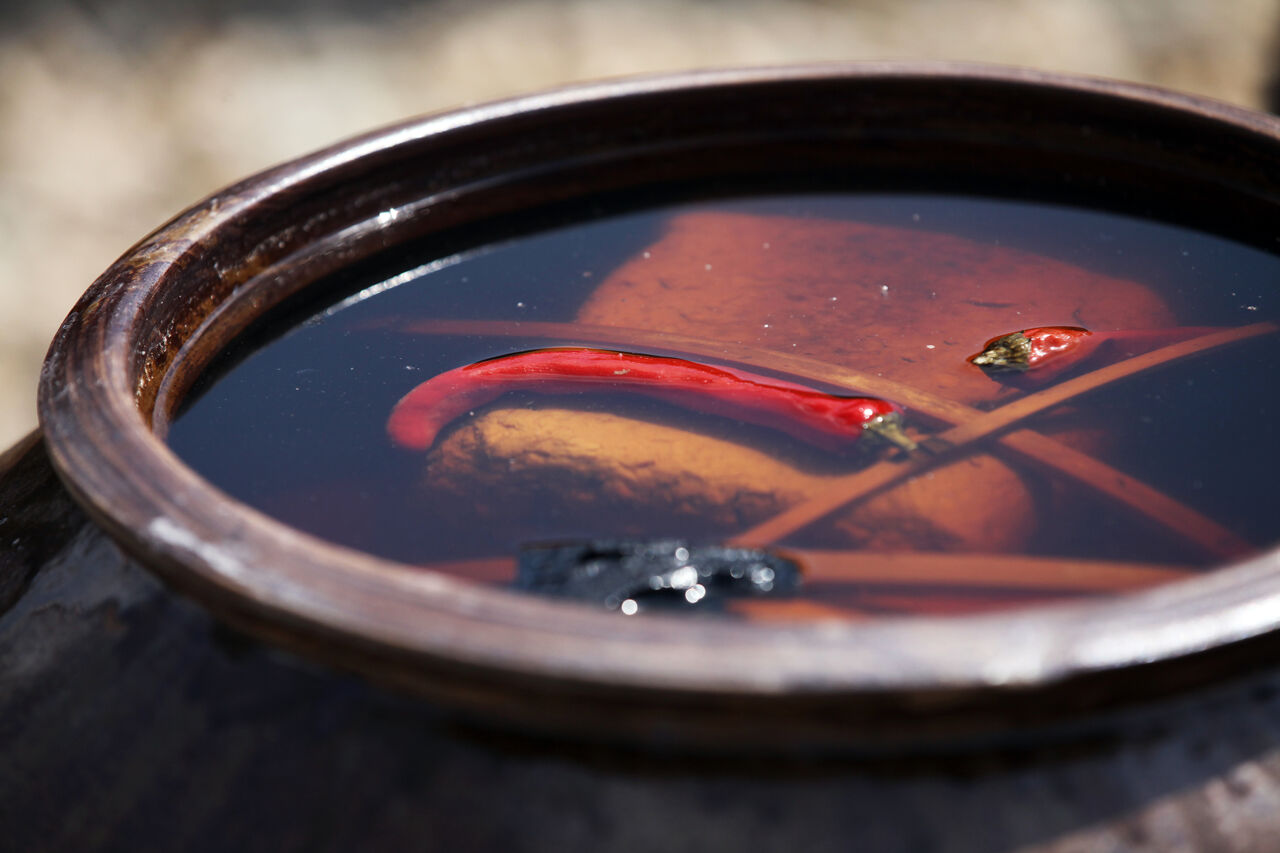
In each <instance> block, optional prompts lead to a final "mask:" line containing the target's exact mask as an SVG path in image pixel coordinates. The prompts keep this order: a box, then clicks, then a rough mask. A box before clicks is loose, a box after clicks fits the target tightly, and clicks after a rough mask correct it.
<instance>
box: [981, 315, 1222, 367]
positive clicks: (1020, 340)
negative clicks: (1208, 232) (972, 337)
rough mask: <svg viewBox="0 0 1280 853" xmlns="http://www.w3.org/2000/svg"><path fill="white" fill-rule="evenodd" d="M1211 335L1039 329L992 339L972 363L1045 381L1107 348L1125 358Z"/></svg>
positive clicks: (1201, 330) (1177, 331)
mask: <svg viewBox="0 0 1280 853" xmlns="http://www.w3.org/2000/svg"><path fill="white" fill-rule="evenodd" d="M1208 331H1211V330H1209V329H1204V328H1197V327H1190V326H1184V327H1179V328H1174V329H1130V330H1125V331H1117V332H1091V331H1089V330H1088V329H1085V328H1083V327H1081V326H1039V327H1037V328H1034V329H1023V330H1021V331H1018V332H1011V333H1009V334H1007V335H1001V336H999V337H996V338H992V339H991V340H989V341H987V342H986V343H985V344H984V345H983V347H982V352H980V353H978V354H977V355H973V356H970V357H969V361H971V362H972V363H974V364H976V365H978V366H979V367H981V368H983V369H984V370H987V371H991V372H1003V373H1006V374H1007V375H1013V376H1019V375H1023V374H1033V375H1032V376H1029V377H1028V378H1033V379H1036V380H1045V379H1051V378H1052V377H1054V376H1056V375H1058V374H1060V373H1062V372H1063V371H1065V370H1068V369H1070V368H1072V367H1074V366H1076V365H1077V364H1079V363H1080V362H1082V361H1084V360H1085V359H1087V358H1088V357H1089V356H1091V355H1093V354H1094V353H1096V352H1097V351H1098V350H1099V349H1100V348H1101V347H1103V345H1110V346H1112V347H1115V346H1122V347H1123V348H1124V349H1125V350H1127V351H1126V352H1125V353H1124V354H1125V355H1135V354H1137V353H1139V352H1145V351H1147V350H1150V349H1153V348H1155V347H1158V346H1163V345H1164V344H1170V343H1176V342H1177V341H1183V340H1187V339H1188V338H1193V337H1195V336H1196V335H1201V334H1205V333H1206V332H1208Z"/></svg>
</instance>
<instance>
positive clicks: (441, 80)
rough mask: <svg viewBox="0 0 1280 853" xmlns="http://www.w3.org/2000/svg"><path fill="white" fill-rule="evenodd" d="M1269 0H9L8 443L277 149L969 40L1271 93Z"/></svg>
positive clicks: (0, 312) (4, 405)
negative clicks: (144, 279) (162, 261)
mask: <svg viewBox="0 0 1280 853" xmlns="http://www.w3.org/2000/svg"><path fill="white" fill-rule="evenodd" d="M1278 25H1280V0H1214V2H1210V0H741V2H732V1H731V0H473V2H462V1H461V0H437V1H436V2H418V3H412V2H395V1H394V0H374V2H364V3H357V2H346V3H344V2H340V0H328V1H327V2H324V0H321V1H320V2H304V0H268V2H259V3H253V2H247V1H246V0H240V2H236V0H232V1H231V2H221V3H219V2H215V0H199V2H189V3H181V4H179V3H173V4H165V3H162V2H160V0H114V2H111V1H110V0H79V2H62V0H23V2H12V0H11V2H7V3H5V4H3V5H2V6H0V448H3V447H7V446H8V445H9V444H11V443H12V442H13V441H15V440H16V439H17V438H19V437H20V436H21V435H22V434H23V433H25V432H26V431H27V430H29V429H30V428H32V427H33V426H34V424H35V411H34V402H35V384H36V378H37V374H38V369H39V364H40V361H41V359H42V358H43V356H44V351H45V348H46V347H47V346H48V342H49V340H50V339H51V337H52V336H53V333H54V331H55V329H56V328H57V326H58V324H59V322H60V321H61V320H62V318H63V317H64V315H65V314H66V313H67V311H68V310H69V309H70V307H71V305H72V303H73V302H74V300H75V299H76V297H77V296H78V295H79V294H80V293H81V292H82V291H83V290H84V289H85V288H86V287H88V285H89V284H90V283H91V282H92V281H93V279H94V278H95V277H96V276H97V274H98V273H99V272H101V271H102V270H103V269H105V268H106V266H107V265H108V264H109V263H110V262H111V261H112V260H113V259H114V258H115V257H117V256H118V255H119V254H121V253H122V252H123V251H124V250H125V249H127V248H128V247H129V246H130V245H131V244H132V243H133V242H135V241H136V240H137V239H138V238H140V237H142V236H143V235H144V234H146V233H147V232H148V231H150V230H151V229H153V228H155V227H156V226H158V225H159V224H161V223H162V222H164V221H165V220H166V219H168V218H169V217H170V216H172V215H173V214H174V213H177V212H178V211H179V210H181V209H182V208H184V207H186V206H188V205H190V204H191V203H193V202H195V201H197V200H199V199H200V198H202V197H203V196H205V195H207V194H209V193H210V192H212V191H214V190H216V189H218V188H219V187H220V186H222V185H224V184H227V183H230V182H232V181H234V180H236V179H238V178H241V177H243V176H246V175H248V174H250V173H252V172H254V171H257V170H259V169H261V168H264V167H266V166H269V165H272V164H274V163H276V162H279V161H281V160H285V159H289V158H292V157H294V156H297V155H299V154H303V153H306V152H308V151H310V150H312V149H315V148H319V147H321V146H323V145H326V144H328V143H330V142H334V141H337V140H339V139H341V138H343V137H345V136H349V135H351V134H354V133H357V132H359V131H362V130H366V129H370V128H373V127H376V126H378V125H382V124H387V123H389V122H393V121H396V120H398V119H401V118H406V117H409V116H413V115H416V114H420V113H424V112H432V111H437V110H441V109H446V108H448V107H452V106H456V105H461V104H467V103H472V102H475V101H480V100H486V99H492V98H498V97H503V96H507V95H512V94H518V93H523V92H528V91H531V90H535V89H539V88H544V87H548V86H554V85H557V84H562V83H566V82H571V81H578V80H586V79H593V78H600V77H605V76H612V75H620V74H632V73H637V72H652V71H665V70H678V69H687V68H697V67H707V66H730V65H759V64H777V63H792V62H808V61H818V60H856V59H911V58H915V59H960V60H981V61H986V62H996V63H1005V64H1016V65H1027V66H1035V67H1039V68H1045V69H1051V70H1060V71H1074V72H1083V73H1088V74H1094V75H1101V76H1105V77H1114V78H1122V79H1126V80H1134V81H1141V82H1147V83H1154V84H1158V85H1161V86H1167V87H1171V88H1175V89H1181V90H1184V91H1189V92H1195V93H1200V94H1205V95H1210V96H1213V97H1216V98H1219V99H1222V100H1225V101H1230V102H1233V103H1237V104H1243V105H1247V106H1251V107H1257V108H1266V107H1267V106H1269V105H1270V104H1269V92H1270V91H1271V90H1272V88H1273V85H1272V84H1273V80H1274V79H1275V78H1276V70H1277V67H1278V66H1280V62H1277V61H1276V53H1277V40H1276V35H1277V26H1278Z"/></svg>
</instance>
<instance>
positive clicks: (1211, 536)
mask: <svg viewBox="0 0 1280 853" xmlns="http://www.w3.org/2000/svg"><path fill="white" fill-rule="evenodd" d="M1276 328H1277V327H1276V325H1275V324H1274V323H1255V324H1253V325H1251V326H1242V327H1239V328H1234V329H1223V330H1221V331H1217V332H1212V333H1210V334H1207V335H1201V336H1199V337H1196V338H1191V339H1190V340H1186V341H1181V342H1179V343H1176V344H1170V345H1169V346H1166V347H1161V348H1160V349H1157V350H1152V351H1151V352H1148V353H1144V354H1142V355H1139V356H1134V357H1133V358H1128V359H1125V360H1124V361H1121V362H1116V363H1115V364H1109V365H1107V366H1106V367H1102V368H1099V369H1098V370H1094V371H1092V372H1090V373H1086V374H1084V375H1083V376H1077V377H1076V378H1074V379H1070V380H1068V381H1066V382H1063V383H1061V384H1059V385H1054V386H1053V387H1051V388H1046V389H1044V390H1043V391H1037V392H1036V393H1034V394H1029V395H1027V396H1026V397H1023V398H1021V399H1019V400H1015V401H1014V402H1012V403H1008V404H1007V405H1004V406H1001V407H1000V408H999V409H996V410H994V411H992V412H987V413H978V412H977V411H976V410H973V411H974V414H975V416H974V417H973V418H971V419H970V420H968V421H966V422H964V423H961V424H960V425H959V426H956V427H953V428H951V429H949V430H947V431H946V432H944V433H942V434H941V435H940V436H937V438H938V439H940V440H941V441H942V442H945V443H946V444H949V445H951V447H952V451H951V452H946V453H942V454H940V455H939V457H938V458H936V459H934V460H929V459H915V460H912V461H911V462H909V463H906V464H894V463H893V462H892V461H886V462H880V463H877V464H875V465H872V466H871V467H869V468H866V469H864V470H862V471H858V472H857V473H854V474H848V475H845V476H843V477H835V478H832V479H831V480H830V481H827V482H825V483H823V484H822V486H821V487H820V488H819V489H818V490H817V493H816V494H813V495H811V496H810V497H809V498H808V499H806V500H805V501H803V502H801V503H799V504H796V505H794V506H792V507H790V508H788V509H786V510H784V511H782V512H781V513H779V514H778V515H775V516H774V517H773V518H771V519H769V520H767V521H765V522H763V523H761V524H758V525H756V526H755V527H752V528H751V529H750V530H746V531H744V532H743V533H741V534H739V535H738V536H735V537H734V538H733V540H731V541H732V542H733V543H736V544H746V545H759V544H768V543H772V542H777V541H780V540H781V539H783V538H785V537H786V536H789V535H790V534H792V533H794V532H795V531H797V530H799V529H801V528H802V527H806V526H807V525H809V524H812V523H813V522H815V521H817V520H818V519H820V518H822V517H823V516H826V515H828V514H830V513H832V512H834V511H835V510H837V509H839V508H840V507H843V506H846V505H848V504H850V503H852V502H854V501H856V500H859V499H861V498H865V497H868V496H870V495H871V494H874V493H875V492H877V491H880V490H882V489H884V488H886V487H887V486H889V485H892V484H894V483H899V482H902V481H903V480H906V479H907V478H909V477H912V476H915V475H916V474H920V473H922V472H923V471H924V470H925V469H927V468H932V467H935V466H936V465H937V463H938V462H941V461H944V460H945V459H949V458H951V457H952V456H953V455H954V451H955V450H957V449H959V448H961V447H963V446H965V445H969V444H972V443H973V442H975V441H978V440H979V439H982V438H986V437H987V436H989V435H991V434H992V433H995V432H998V431H1000V430H1003V429H1006V428H1008V427H1009V426H1011V425H1012V424H1014V423H1017V422H1018V421H1021V420H1025V419H1026V418H1028V417H1030V416H1031V415H1034V414H1037V413H1038V412H1042V411H1044V410H1045V409H1048V408H1051V407H1053V406H1056V405H1059V404H1061V403H1063V402H1065V401H1067V400H1069V399H1071V398H1073V397H1076V396H1079V395H1080V394H1084V393H1086V392H1088V391H1093V390H1095V389H1097V388H1100V387H1102V386H1103V385H1106V384H1108V383H1110V382H1114V381H1116V380H1118V379H1122V378H1124V377H1127V376H1132V375H1134V374H1136V373H1139V372H1141V371H1144V370H1149V369H1151V368H1153V367H1158V366H1160V365H1164V364H1168V363H1170V362H1172V361H1174V360H1176V359H1180V358H1186V357H1187V356H1190V355H1194V354H1196V353H1201V352H1205V351H1207V350H1210V349H1213V348H1214V347H1219V346H1223V345H1225V344H1229V343H1234V342H1236V341H1241V340H1245V339H1247V338H1251V337H1256V336H1258V335H1262V334H1268V333H1271V332H1274V331H1276ZM1006 438H1008V437H1006ZM1004 444H1005V446H1007V447H1010V448H1012V449H1013V450H1015V451H1017V452H1018V453H1020V454H1022V455H1024V456H1026V457H1027V458H1030V459H1033V460H1035V461H1036V462H1039V463H1041V464H1043V465H1047V466H1049V467H1051V468H1052V469H1054V470H1056V471H1060V472H1062V473H1064V474H1069V475H1070V476H1071V477H1072V478H1073V479H1075V480H1077V481H1079V482H1082V483H1085V484H1086V485H1088V486H1091V487H1092V488H1094V489H1096V490H1098V491H1099V492H1101V493H1102V494H1104V495H1106V496H1107V497H1109V498H1111V499H1113V500H1115V501H1117V502H1119V503H1121V504H1123V505H1125V506H1129V507H1132V508H1133V509H1136V510H1138V511H1139V512H1140V513H1142V514H1143V515H1145V516H1146V517H1148V518H1150V519H1152V520H1153V521H1156V522H1158V523H1160V524H1162V525H1164V526H1165V527H1166V528H1168V529H1169V530H1172V531H1174V532H1176V533H1178V534H1179V535H1181V536H1182V537H1183V538H1185V539H1187V540H1189V541H1191V542H1194V543H1195V544H1196V545H1198V546H1200V548H1202V549H1203V550H1205V551H1206V552H1208V553H1209V554H1211V555H1213V556H1216V557H1235V556H1240V555H1242V554H1245V553H1248V552H1249V551H1251V550H1253V546H1252V545H1251V544H1250V543H1249V542H1246V541H1245V540H1244V539H1242V538H1240V537H1239V536H1237V535H1236V534H1234V533H1232V532H1231V531H1230V530H1228V529H1227V528H1225V527H1223V526H1222V525H1220V524H1218V523H1217V522H1216V521H1214V520H1213V519H1210V518H1208V517H1207V516H1204V515H1202V514H1201V513H1198V512H1196V511H1195V510H1193V509H1191V508H1190V507H1188V506H1185V505H1184V504H1181V503H1179V502H1178V501H1175V500H1174V499H1173V498H1171V497H1169V496H1168V495H1165V494H1163V493H1161V492H1159V491H1157V490H1156V489H1153V488H1151V487H1150V486H1147V485H1145V484H1143V483H1142V482H1140V481H1138V480H1136V479H1134V478H1133V477H1129V476H1127V475H1125V474H1121V473H1120V472H1119V471H1116V470H1115V469H1113V468H1111V467H1110V466H1109V465H1106V464H1105V463H1103V462H1100V461H1098V460H1097V459H1094V458H1092V457H1090V456H1087V455H1086V454H1083V453H1080V452H1079V451H1077V450H1074V449H1072V448H1070V447H1067V446H1065V445H1063V444H1061V443H1059V442H1054V441H1051V440H1049V439H1046V438H1044V437H1043V436H1040V435H1039V434H1037V433H1034V432H1032V431H1030V430H1019V431H1018V434H1017V435H1016V436H1015V437H1014V440H1013V442H1012V443H1010V442H1008V441H1005V442H1004Z"/></svg>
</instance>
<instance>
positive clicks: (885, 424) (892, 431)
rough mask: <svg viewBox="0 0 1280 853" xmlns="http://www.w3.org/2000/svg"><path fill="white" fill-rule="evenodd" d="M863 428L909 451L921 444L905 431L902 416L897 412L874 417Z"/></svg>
mask: <svg viewBox="0 0 1280 853" xmlns="http://www.w3.org/2000/svg"><path fill="white" fill-rule="evenodd" d="M862 428H863V429H864V430H866V431H867V432H869V433H871V434H872V435H875V436H877V437H878V438H882V439H884V440H885V441H888V442H890V443H891V444H895V445H897V446H898V447H901V448H902V449H903V450H905V451H907V452H908V453H909V452H911V451H913V450H915V449H916V448H917V447H919V445H917V444H916V443H915V442H914V441H912V440H911V437H910V436H908V435H907V434H906V432H904V431H903V429H902V418H901V417H899V416H898V415H896V414H890V415H880V416H878V417H875V418H872V419H871V420H869V421H867V422H866V423H865V424H863V425H862Z"/></svg>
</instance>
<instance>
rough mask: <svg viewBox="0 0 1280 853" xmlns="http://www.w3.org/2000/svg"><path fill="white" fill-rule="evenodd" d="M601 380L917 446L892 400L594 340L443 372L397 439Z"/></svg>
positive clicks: (819, 431) (809, 428)
mask: <svg viewBox="0 0 1280 853" xmlns="http://www.w3.org/2000/svg"><path fill="white" fill-rule="evenodd" d="M602 385H603V386H608V387H609V388H610V389H617V390H625V391H634V392H636V393H639V394H645V395H647V396H650V397H657V398H659V399H662V400H667V401H669V402H674V403H677V404H679V405H682V406H685V407H687V408H691V409H694V410H697V411H701V412H709V413H711V414H728V413H731V414H732V415H734V416H736V417H738V418H739V419H741V420H744V421H748V422H750V423H755V424H762V425H764V426H769V427H773V428H776V429H779V430H781V431H783V432H786V433H788V434H789V435H793V436H795V437H797V438H800V439H803V440H805V441H808V442H811V443H814V444H819V445H822V446H824V447H840V446H847V445H848V444H850V443H851V442H853V441H856V440H857V439H858V438H860V437H861V436H862V435H863V433H864V432H871V433H873V434H876V435H879V436H881V437H883V438H885V439H887V440H888V441H891V442H893V443H894V444H897V445H898V446H900V447H902V448H904V449H907V450H914V449H915V447H916V445H915V442H913V441H912V440H911V439H910V438H908V437H907V436H906V434H905V433H904V432H903V431H902V427H901V417H902V409H901V408H900V407H899V406H897V405H895V404H893V403H890V402H887V401H885V400H879V399H876V398H874V397H840V396H836V395H834V394H826V393H824V392H822V391H818V390H815V389H813V388H807V387H805V386H803V385H797V384H795V383H792V382H786V381H784V380H781V379H773V378H771V377H767V376H759V375H757V374H754V373H748V372H747V371H745V370H738V369H736V368H730V367H723V366H716V365H709V364H699V363H697V362H693V361H686V360H685V359H682V358H667V357H663V356H654V355H639V354H636V353H629V352H616V351H613V350H599V349H587V348H556V349H541V350H532V351H530V352H522V353H516V354H514V355H507V356H502V357H499V358H494V359H490V360H488V361H481V362H477V363H476V364H469V365H467V366H465V367H459V368H456V369H454V370H450V371H448V372H446V373H442V374H440V375H439V376H436V377H434V378H432V379H428V380H427V381H426V382H423V383H422V384H421V385H419V386H418V387H416V388H414V389H413V390H412V391H410V392H409V393H408V394H406V395H405V396H404V397H403V398H402V399H401V400H400V402H399V403H397V404H396V407H395V409H394V410H393V411H392V412H391V418H390V420H388V421H387V431H388V432H389V433H390V435H391V438H392V439H393V440H394V441H395V442H396V443H397V444H399V445H401V446H403V447H408V448H412V449H417V450H425V449H427V448H428V447H430V446H431V445H432V444H433V443H434V442H435V440H436V436H437V435H438V434H439V432H440V430H442V429H443V428H444V427H445V426H446V425H448V424H449V423H450V422H451V421H453V420H454V419H456V418H458V417H459V416H461V415H464V414H466V413H468V412H471V411H473V410H474V409H476V408H477V407H478V406H482V405H484V404H486V403H488V402H490V401H492V400H494V399H496V398H498V397H499V396H501V395H502V394H504V393H506V392H507V391H512V390H516V389H522V390H528V391H534V392H537V393H542V394H562V393H571V392H574V391H580V390H582V389H583V388H589V387H599V386H602Z"/></svg>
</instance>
